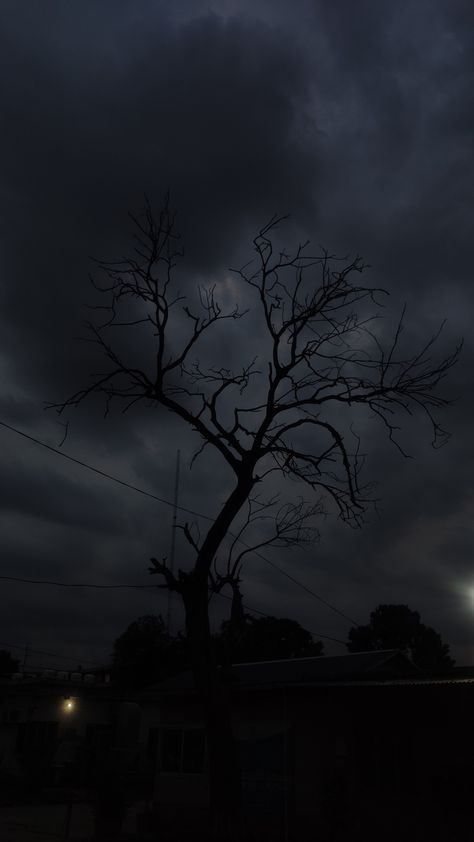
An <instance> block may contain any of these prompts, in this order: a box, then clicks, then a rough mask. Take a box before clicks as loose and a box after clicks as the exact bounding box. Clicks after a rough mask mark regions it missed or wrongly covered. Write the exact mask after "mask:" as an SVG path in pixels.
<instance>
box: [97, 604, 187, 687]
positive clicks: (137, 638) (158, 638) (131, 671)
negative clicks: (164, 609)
mask: <svg viewBox="0 0 474 842" xmlns="http://www.w3.org/2000/svg"><path fill="white" fill-rule="evenodd" d="M187 665H188V658H187V645H186V640H185V639H184V638H183V637H182V636H181V635H178V636H177V637H169V635H168V634H167V633H166V628H165V624H164V622H163V619H162V617H160V616H158V617H155V616H143V617H139V618H138V619H137V620H134V621H133V623H130V625H129V626H128V628H127V629H126V630H125V631H124V632H123V634H121V635H120V636H119V637H118V638H117V640H116V641H115V643H114V654H113V672H114V679H115V680H116V681H117V682H118V683H119V684H121V685H122V686H125V687H129V688H132V687H145V686H146V685H148V684H154V683H155V682H157V681H162V680H163V679H165V678H169V677H170V676H172V675H175V674H176V673H178V672H180V671H181V670H184V669H186V667H187Z"/></svg>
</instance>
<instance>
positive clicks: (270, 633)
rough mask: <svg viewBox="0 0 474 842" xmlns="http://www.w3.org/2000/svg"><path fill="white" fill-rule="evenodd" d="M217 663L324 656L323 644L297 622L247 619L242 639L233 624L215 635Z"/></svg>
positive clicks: (272, 618) (264, 618) (223, 624)
mask: <svg viewBox="0 0 474 842" xmlns="http://www.w3.org/2000/svg"><path fill="white" fill-rule="evenodd" d="M214 640H215V644H216V653H217V660H218V661H219V662H220V663H222V664H228V663H233V664H236V663H239V662H240V663H245V662H249V663H252V662H255V661H275V660H279V659H286V658H305V657H310V656H318V655H322V654H323V644H322V643H321V641H319V640H317V641H314V640H313V638H312V635H311V633H310V632H309V631H306V629H304V628H303V627H302V626H300V624H299V623H298V622H296V620H289V619H285V618H283V617H259V618H258V619H255V618H254V617H250V616H249V615H245V621H244V623H243V624H242V625H241V627H240V630H239V633H238V635H236V634H235V632H234V628H233V624H232V623H231V622H230V621H226V622H224V623H222V626H221V630H220V632H219V634H217V635H215V638H214Z"/></svg>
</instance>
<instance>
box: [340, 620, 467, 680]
mask: <svg viewBox="0 0 474 842" xmlns="http://www.w3.org/2000/svg"><path fill="white" fill-rule="evenodd" d="M347 648H348V649H349V652H368V651H372V650H374V649H400V650H402V651H403V652H406V653H407V654H408V655H410V656H411V658H412V659H413V661H414V663H415V664H416V665H417V666H419V667H422V668H423V669H427V670H435V671H438V670H444V669H450V668H451V667H453V666H454V663H455V662H454V660H453V658H451V657H450V655H449V645H448V644H447V643H443V641H442V639H441V635H440V634H438V632H436V631H435V630H434V629H432V628H431V627H430V626H425V625H424V623H422V622H421V619H420V615H419V613H418V611H412V610H411V609H410V608H408V605H379V606H378V607H377V608H376V609H375V611H372V613H371V615H370V622H369V624H368V625H366V626H355V627H353V628H352V629H351V630H350V632H349V641H348V643H347Z"/></svg>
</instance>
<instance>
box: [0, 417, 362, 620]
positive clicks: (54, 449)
mask: <svg viewBox="0 0 474 842" xmlns="http://www.w3.org/2000/svg"><path fill="white" fill-rule="evenodd" d="M0 426H2V427H5V428H6V429H8V430H10V431H11V432H13V433H16V434H17V435H19V436H22V437H23V438H25V439H28V440H29V441H32V442H34V443H35V444H38V445H40V446H41V447H44V448H45V449H46V450H49V451H51V452H52V453H55V454H56V455H58V456H62V457H63V458H64V459H67V460H68V461H70V462H73V463H75V464H77V465H80V466H81V467H83V468H86V469H87V470H90V471H92V472H93V473H96V474H98V475H99V476H102V477H104V478H105V479H109V480H111V481H112V482H115V483H117V484H119V485H121V486H123V487H125V488H128V489H130V490H132V491H136V492H137V493H138V494H142V495H144V496H146V497H149V498H151V499H153V500H156V501H157V502H159V503H162V504H163V505H166V506H169V507H170V508H174V503H172V502H171V501H170V500H166V499H165V498H162V497H159V496H158V495H157V494H153V492H150V491H146V490H145V489H142V488H139V487H138V486H136V485H134V484H133V483H129V482H126V481H125V480H122V479H120V478H119V477H116V476H114V475H113V474H109V473H108V472H107V471H103V470H101V469H100V468H96V467H95V466H94V465H90V464H89V463H88V462H84V461H83V460H81V459H77V458H76V457H74V456H70V455H69V454H68V453H66V452H65V451H63V450H59V448H57V447H53V445H50V444H47V442H44V441H42V440H41V439H39V438H37V437H36V436H32V435H30V434H29V433H25V432H24V431H23V430H19V429H18V428H17V427H14V426H13V425H11V424H7V423H6V422H5V421H2V420H0ZM176 508H177V509H179V511H182V512H185V513H186V514H190V515H193V517H198V518H202V519H204V520H208V521H211V522H213V521H214V518H212V517H211V516H210V515H206V514H203V513H202V512H196V511H194V510H192V509H188V508H186V507H184V506H179V505H178V506H177V507H176ZM228 534H229V535H230V536H231V537H236V536H235V535H234V534H233V533H232V532H231V531H230V530H229V533H228ZM238 540H239V542H240V543H241V544H242V545H243V546H245V547H246V548H247V549H249V550H252V552H253V553H254V555H256V556H257V557H258V558H260V559H261V560H262V561H264V562H265V563H266V564H268V565H269V566H270V567H272V568H273V569H275V570H277V571H278V572H279V573H281V575H282V576H285V578H287V579H288V580H289V581H291V582H293V583H294V584H295V585H297V586H298V587H300V588H301V589H302V590H304V591H305V592H306V593H308V594H309V595H310V596H312V597H313V598H314V599H316V600H317V601H318V602H320V603H321V604H323V605H325V606H326V607H327V608H329V609H330V610H331V611H334V612H335V613H336V614H338V615H339V616H340V617H342V618H343V619H344V620H346V621H347V622H349V623H351V624H352V625H356V626H357V625H359V623H357V621H356V620H354V618H353V617H350V616H349V615H348V614H346V613H345V612H343V611H340V609H339V608H336V606H335V605H333V604H332V603H330V602H329V601H328V600H326V599H324V598H323V597H322V596H320V595H319V594H318V593H317V592H316V591H314V590H313V589H312V588H310V587H308V586H307V585H305V584H304V583H303V582H300V581H299V580H298V579H296V578H295V577H294V576H291V574H290V573H287V572H286V570H283V569H282V568H281V567H280V566H279V565H278V564H275V562H273V561H270V559H268V558H266V556H264V555H263V554H262V553H260V552H259V551H258V550H255V549H253V548H252V547H251V545H250V544H248V543H247V542H246V541H244V540H243V539H242V538H241V537H239V538H238ZM0 578H3V579H11V580H14V579H15V577H7V576H1V577H0ZM29 581H30V582H31V583H32V584H57V585H58V586H60V587H84V588H88V587H91V588H97V589H106V588H111V589H122V588H123V589H125V588H136V589H142V588H150V587H153V586H151V585H121V584H118V585H93V584H91V585H89V584H81V583H78V584H71V585H68V584H66V583H61V582H56V583H55V582H49V581H43V580H38V581H34V580H29Z"/></svg>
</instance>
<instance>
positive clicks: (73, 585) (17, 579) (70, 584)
mask: <svg viewBox="0 0 474 842" xmlns="http://www.w3.org/2000/svg"><path fill="white" fill-rule="evenodd" d="M0 579H5V580H7V581H9V582H22V583H23V584H27V585H55V586H56V587H58V588H94V589H96V590H124V589H127V588H132V589H134V590H144V589H146V588H148V589H151V588H157V587H158V585H122V584H120V585H100V584H97V583H93V582H58V581H56V580H53V579H23V578H21V577H20V576H0Z"/></svg>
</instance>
